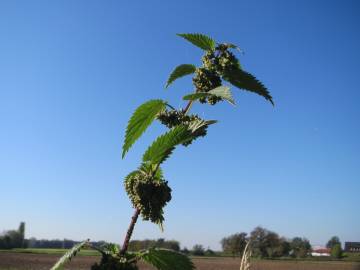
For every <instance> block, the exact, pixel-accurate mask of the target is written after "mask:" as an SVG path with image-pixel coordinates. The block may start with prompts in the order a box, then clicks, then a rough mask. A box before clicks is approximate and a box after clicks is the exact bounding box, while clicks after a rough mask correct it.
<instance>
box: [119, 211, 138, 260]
mask: <svg viewBox="0 0 360 270" xmlns="http://www.w3.org/2000/svg"><path fill="white" fill-rule="evenodd" d="M139 214H140V209H139V208H136V209H135V212H134V215H133V216H132V218H131V222H130V225H129V228H128V230H127V232H126V236H125V239H124V243H123V245H122V247H121V250H120V255H125V253H126V251H127V249H128V246H129V242H130V239H131V235H132V233H133V231H134V227H135V223H136V221H137V219H138V217H139Z"/></svg>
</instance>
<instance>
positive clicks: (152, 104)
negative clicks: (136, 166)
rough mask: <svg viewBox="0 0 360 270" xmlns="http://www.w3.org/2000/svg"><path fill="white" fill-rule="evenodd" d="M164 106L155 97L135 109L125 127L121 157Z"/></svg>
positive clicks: (163, 102) (162, 102)
mask: <svg viewBox="0 0 360 270" xmlns="http://www.w3.org/2000/svg"><path fill="white" fill-rule="evenodd" d="M165 106H166V102H165V101H163V100H161V99H155V100H150V101H148V102H145V103H144V104H142V105H140V106H139V107H138V108H137V109H136V111H135V112H134V114H133V115H132V116H131V118H130V121H129V123H128V126H127V128H126V134H125V140H124V145H123V151H122V158H124V156H125V154H126V152H127V151H128V150H129V149H130V147H131V146H132V145H133V144H134V143H135V141H136V140H137V139H139V137H140V136H141V135H142V134H143V133H144V132H145V130H146V129H147V128H148V127H149V126H150V125H151V123H152V122H153V121H154V119H155V118H156V116H157V114H158V113H159V112H161V111H162V110H164V109H165Z"/></svg>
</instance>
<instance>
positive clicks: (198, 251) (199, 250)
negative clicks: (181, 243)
mask: <svg viewBox="0 0 360 270" xmlns="http://www.w3.org/2000/svg"><path fill="white" fill-rule="evenodd" d="M192 254H193V255H195V256H204V255H205V249H204V247H203V246H202V245H195V246H193V249H192Z"/></svg>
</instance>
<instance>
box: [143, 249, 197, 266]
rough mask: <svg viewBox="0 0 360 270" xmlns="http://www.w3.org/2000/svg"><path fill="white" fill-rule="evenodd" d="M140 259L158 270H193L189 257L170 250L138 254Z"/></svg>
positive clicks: (154, 250) (151, 250) (152, 250)
mask: <svg viewBox="0 0 360 270" xmlns="http://www.w3.org/2000/svg"><path fill="white" fill-rule="evenodd" d="M137 256H138V258H139V259H141V260H143V261H144V262H146V263H148V264H150V265H152V266H154V267H155V268H156V269H158V270H193V269H195V266H194V264H193V263H192V261H191V260H190V258H189V257H187V256H185V255H184V254H181V253H179V252H175V251H173V250H169V249H160V248H150V249H148V250H145V251H140V252H139V253H138V255H137Z"/></svg>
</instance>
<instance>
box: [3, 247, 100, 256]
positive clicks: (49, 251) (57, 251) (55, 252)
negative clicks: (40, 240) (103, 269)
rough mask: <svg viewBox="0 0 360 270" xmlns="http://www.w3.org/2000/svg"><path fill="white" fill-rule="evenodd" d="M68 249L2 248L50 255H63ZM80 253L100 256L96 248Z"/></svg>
mask: <svg viewBox="0 0 360 270" xmlns="http://www.w3.org/2000/svg"><path fill="white" fill-rule="evenodd" d="M66 251H68V249H63V248H14V249H10V250H9V249H5V250H3V249H0V252H11V253H30V254H49V255H62V254H64V253H65V252H66ZM78 255H80V256H100V253H99V252H97V251H96V250H91V249H82V250H81V251H80V252H79V253H78Z"/></svg>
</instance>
